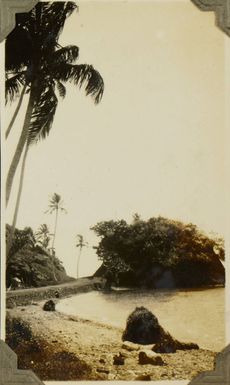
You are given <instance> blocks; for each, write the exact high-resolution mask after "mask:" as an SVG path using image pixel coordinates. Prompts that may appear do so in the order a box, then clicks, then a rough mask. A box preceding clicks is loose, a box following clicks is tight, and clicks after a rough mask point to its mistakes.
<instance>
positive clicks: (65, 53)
mask: <svg viewBox="0 0 230 385" xmlns="http://www.w3.org/2000/svg"><path fill="white" fill-rule="evenodd" d="M78 55H79V48H78V47H77V46H76V45H68V46H66V47H62V48H60V49H58V50H57V51H55V52H54V53H53V54H52V55H51V57H50V60H51V62H55V63H57V64H59V63H69V64H71V63H74V62H75V61H76V60H77V59H78Z"/></svg>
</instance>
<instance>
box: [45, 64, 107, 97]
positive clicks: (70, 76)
mask: <svg viewBox="0 0 230 385" xmlns="http://www.w3.org/2000/svg"><path fill="white" fill-rule="evenodd" d="M52 72H53V76H54V78H55V79H56V80H61V81H63V82H67V81H72V82H73V83H74V84H75V85H76V86H78V87H79V88H81V87H83V86H84V88H85V92H86V95H90V96H92V98H93V100H94V102H95V104H98V103H99V102H100V101H101V98H102V96H103V93H104V81H103V79H102V77H101V75H100V73H99V72H98V71H96V70H95V69H94V68H93V66H92V65H88V64H79V65H74V64H67V63H66V64H64V63H62V64H56V63H55V64H54V65H53V68H52Z"/></svg>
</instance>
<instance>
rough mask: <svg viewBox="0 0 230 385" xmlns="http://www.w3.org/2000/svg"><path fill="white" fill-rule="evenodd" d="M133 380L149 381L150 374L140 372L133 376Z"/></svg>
mask: <svg viewBox="0 0 230 385" xmlns="http://www.w3.org/2000/svg"><path fill="white" fill-rule="evenodd" d="M134 381H151V376H150V374H140V375H139V376H137V377H135V378H134Z"/></svg>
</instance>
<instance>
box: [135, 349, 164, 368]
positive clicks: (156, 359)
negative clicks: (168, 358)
mask: <svg viewBox="0 0 230 385" xmlns="http://www.w3.org/2000/svg"><path fill="white" fill-rule="evenodd" d="M138 358H139V364H140V365H147V364H150V365H160V366H162V365H164V361H163V360H162V358H161V356H159V355H158V354H156V353H154V352H151V350H148V351H144V350H142V351H140V352H139V355H138Z"/></svg>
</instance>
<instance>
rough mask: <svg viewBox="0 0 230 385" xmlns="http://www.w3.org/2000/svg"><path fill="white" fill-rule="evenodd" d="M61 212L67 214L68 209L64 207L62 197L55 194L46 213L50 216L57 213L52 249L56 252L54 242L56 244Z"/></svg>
mask: <svg viewBox="0 0 230 385" xmlns="http://www.w3.org/2000/svg"><path fill="white" fill-rule="evenodd" d="M60 211H62V212H65V213H66V212H67V211H66V209H65V208H64V207H63V200H62V199H61V196H60V195H59V194H57V193H54V194H53V196H52V197H51V199H50V204H49V209H48V210H47V211H46V213H49V214H53V213H55V221H54V232H53V241H52V247H51V249H52V250H54V242H55V238H56V232H57V222H58V214H59V212H60Z"/></svg>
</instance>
